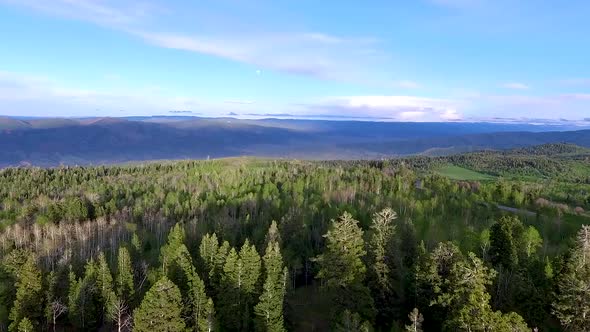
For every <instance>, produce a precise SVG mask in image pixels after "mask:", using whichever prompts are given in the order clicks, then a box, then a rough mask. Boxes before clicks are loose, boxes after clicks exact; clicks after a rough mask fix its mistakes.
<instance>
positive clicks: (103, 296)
mask: <svg viewBox="0 0 590 332" xmlns="http://www.w3.org/2000/svg"><path fill="white" fill-rule="evenodd" d="M96 287H97V288H98V293H99V296H100V302H101V305H102V313H103V317H106V315H108V312H109V310H110V306H111V305H112V304H113V303H114V301H115V299H116V295H115V292H114V291H113V276H112V275H111V270H110V269H109V265H108V263H107V260H106V257H105V255H104V253H103V252H101V253H100V254H99V255H98V266H97V271H96Z"/></svg>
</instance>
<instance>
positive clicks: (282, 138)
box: [0, 117, 590, 167]
mask: <svg viewBox="0 0 590 332" xmlns="http://www.w3.org/2000/svg"><path fill="white" fill-rule="evenodd" d="M555 129H556V128H555V127H539V126H532V125H506V124H492V123H402V122H395V123H388V122H361V121H325V120H278V119H265V120H239V119H234V118H198V117H178V118H176V117H143V118H87V119H49V118H38V119H15V118H0V167H6V166H18V165H23V164H25V165H30V164H32V165H38V166H56V165H61V164H64V165H92V164H111V163H120V162H127V161H142V160H154V159H187V158H190V159H203V158H208V157H211V158H219V157H229V156H244V155H250V156H262V157H273V158H301V159H369V158H371V159H375V158H384V157H393V156H404V155H413V154H424V155H434V156H436V155H450V154H454V153H459V152H469V151H478V150H489V149H494V150H498V149H500V150H501V149H511V148H525V147H528V146H533V145H540V144H546V143H556V142H568V143H572V144H577V145H579V146H584V147H590V130H579V131H549V130H555ZM570 152H572V153H573V152H575V151H570ZM539 153H541V152H539Z"/></svg>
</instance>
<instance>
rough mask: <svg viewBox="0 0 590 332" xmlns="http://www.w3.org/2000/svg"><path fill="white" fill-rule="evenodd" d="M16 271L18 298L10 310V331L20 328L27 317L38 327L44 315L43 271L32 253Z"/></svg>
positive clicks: (29, 321)
mask: <svg viewBox="0 0 590 332" xmlns="http://www.w3.org/2000/svg"><path fill="white" fill-rule="evenodd" d="M14 273H15V279H16V283H15V288H16V299H15V300H14V303H13V305H12V309H11V310H10V316H9V318H10V320H11V321H12V323H11V324H10V326H9V330H10V331H17V330H18V329H19V328H20V325H19V324H20V323H21V320H23V319H25V318H26V319H27V321H28V324H29V325H31V324H32V326H35V327H38V326H39V324H40V319H41V317H42V316H43V302H42V299H43V295H42V287H43V284H42V279H41V271H40V270H39V268H38V267H37V262H36V260H35V257H34V256H33V255H32V254H29V255H27V257H26V260H25V261H24V263H23V264H22V265H21V266H19V267H18V268H17V270H16V271H15V272H14Z"/></svg>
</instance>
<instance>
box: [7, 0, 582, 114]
mask: <svg viewBox="0 0 590 332" xmlns="http://www.w3.org/2000/svg"><path fill="white" fill-rule="evenodd" d="M588 13H590V2H589V1H576V0H571V1H565V2H564V1H549V0H548V1H540V0H536V1H526V0H519V1H516V0H513V1H509V0H413V1H391V0H383V1H378V0H368V1H311V0H293V1H292V0H281V1H261V0H200V1H194V0H169V1H155V0H153V1H150V0H51V1H48V0H0V41H1V42H2V51H0V114H3V115H20V116H91V115H96V116H124V115H153V114H163V115H171V114H175V113H171V111H184V112H192V114H194V115H203V116H223V115H227V114H238V115H240V116H242V117H252V116H253V115H252V114H259V115H261V116H266V114H292V115H296V116H298V117H306V116H343V117H348V118H365V117H366V118H376V119H384V120H390V121H479V120H494V121H524V122H537V121H538V122H543V121H548V120H551V121H562V120H572V121H578V122H583V121H584V119H585V118H590V61H589V60H588V59H590V43H589V42H588V35H589V34H590V23H588V19H587V16H588ZM586 122H590V119H588V120H586Z"/></svg>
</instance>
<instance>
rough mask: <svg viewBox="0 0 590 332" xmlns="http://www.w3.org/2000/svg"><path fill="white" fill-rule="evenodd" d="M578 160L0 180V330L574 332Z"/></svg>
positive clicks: (84, 173)
mask: <svg viewBox="0 0 590 332" xmlns="http://www.w3.org/2000/svg"><path fill="white" fill-rule="evenodd" d="M587 156H588V152H587V150H585V149H582V148H578V147H572V146H569V145H562V144H557V145H547V146H542V147H538V148H536V149H526V150H518V151H509V152H478V153H471V154H463V155H457V156H450V157H432V158H430V157H414V158H407V159H393V160H381V161H350V162H344V161H333V162H330V161H324V162H309V161H295V160H279V161H277V160H261V159H245V158H241V159H222V160H211V161H182V162H162V163H150V164H141V165H139V164H137V165H128V166H110V167H105V166H102V167H74V168H51V169H40V168H7V169H4V170H1V171H0V255H1V259H2V265H1V267H0V331H74V330H81V331H82V330H83V331H96V330H118V331H130V330H133V331H186V330H190V331H286V330H288V331H325V330H334V331H532V330H533V329H534V328H537V329H538V330H539V331H588V330H590V290H589V288H588V285H590V228H589V227H588V226H584V225H588V224H590V215H589V214H587V212H586V210H589V209H590V181H589V179H590V163H589V161H588V157H587Z"/></svg>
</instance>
